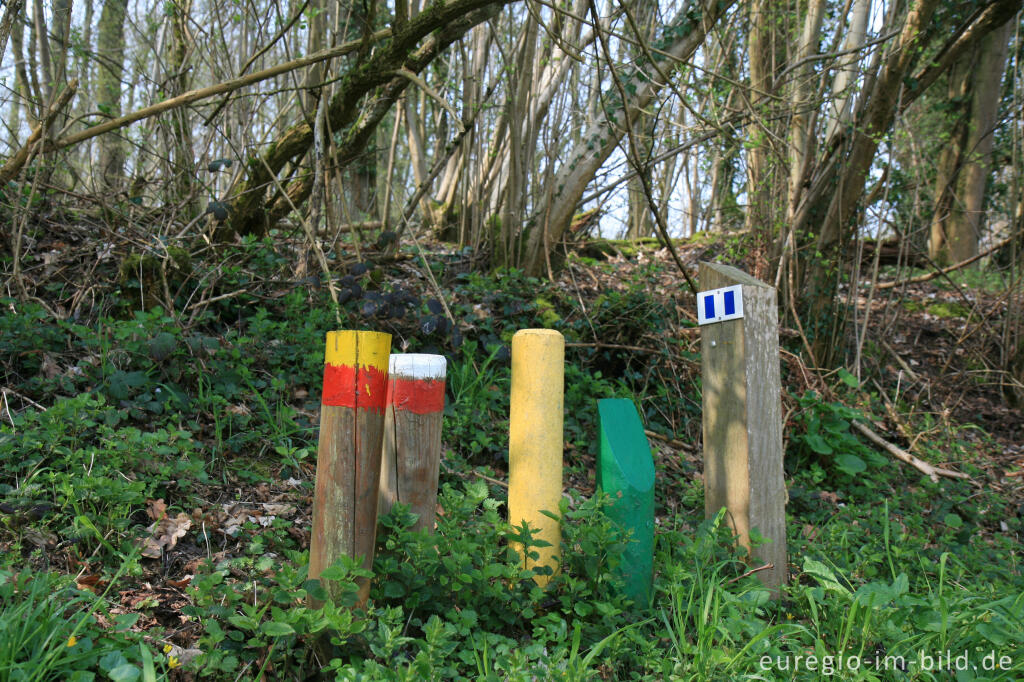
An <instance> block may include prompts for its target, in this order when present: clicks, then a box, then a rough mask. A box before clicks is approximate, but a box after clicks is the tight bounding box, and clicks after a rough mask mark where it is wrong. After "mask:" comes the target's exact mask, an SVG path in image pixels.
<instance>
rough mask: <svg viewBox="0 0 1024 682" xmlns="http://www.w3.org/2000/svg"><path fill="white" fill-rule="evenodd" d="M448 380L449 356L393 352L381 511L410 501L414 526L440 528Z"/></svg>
mask: <svg viewBox="0 0 1024 682" xmlns="http://www.w3.org/2000/svg"><path fill="white" fill-rule="evenodd" d="M444 381H445V359H444V357H443V356H440V355H420V356H416V357H413V354H408V355H406V356H402V355H392V356H391V368H390V377H389V379H388V397H387V412H386V413H385V415H384V452H383V458H382V461H381V471H380V500H379V510H378V514H379V515H383V514H387V513H388V512H390V511H391V508H392V506H394V504H395V502H401V503H403V504H407V505H409V511H411V512H412V513H413V514H416V515H417V517H418V518H417V520H416V523H415V525H414V526H413V529H414V530H421V529H426V530H428V531H433V529H434V514H435V511H436V508H437V477H438V473H439V470H440V466H441V427H442V425H443V422H444V412H443V410H444ZM403 386H405V389H404V390H403V388H402V387H403ZM396 388H397V390H396ZM438 398H440V400H438Z"/></svg>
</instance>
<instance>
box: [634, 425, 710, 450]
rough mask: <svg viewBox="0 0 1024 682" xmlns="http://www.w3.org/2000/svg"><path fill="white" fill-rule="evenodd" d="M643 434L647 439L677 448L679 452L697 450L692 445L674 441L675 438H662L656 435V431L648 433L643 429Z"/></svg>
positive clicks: (658, 434)
mask: <svg viewBox="0 0 1024 682" xmlns="http://www.w3.org/2000/svg"><path fill="white" fill-rule="evenodd" d="M644 433H645V434H647V437H648V438H653V439H654V440H660V441H661V442H662V443H665V444H667V445H670V446H672V447H674V448H679V449H680V450H686V451H688V452H694V451H695V450H696V449H697V447H696V446H695V445H693V444H692V443H684V442H683V441H681V440H676V439H675V438H669V437H668V436H663V435H661V434H660V433H658V432H657V431H648V430H647V429H644Z"/></svg>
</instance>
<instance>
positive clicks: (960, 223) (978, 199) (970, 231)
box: [948, 22, 1012, 263]
mask: <svg viewBox="0 0 1024 682" xmlns="http://www.w3.org/2000/svg"><path fill="white" fill-rule="evenodd" d="M1011 28H1012V22H1007V23H1006V24H1004V25H1003V26H1001V27H1000V28H998V29H996V30H995V31H993V32H992V33H991V34H989V35H988V37H986V38H985V40H984V41H983V42H982V44H981V45H979V48H978V51H979V53H980V54H979V59H978V62H977V69H976V70H975V72H974V76H975V77H974V82H973V85H972V90H973V92H972V96H971V111H970V123H969V124H968V129H967V143H966V145H965V152H966V153H965V158H964V164H963V168H962V170H961V171H960V178H959V182H958V183H957V184H958V186H959V192H958V193H957V194H958V198H959V201H957V202H956V203H955V205H954V207H953V214H952V216H951V220H950V223H949V231H948V237H949V242H950V243H949V254H950V260H951V261H952V262H954V263H959V262H961V261H964V260H967V259H968V258H970V257H972V256H974V255H976V254H977V253H978V242H979V240H980V239H981V226H982V222H983V217H984V214H983V213H982V210H983V208H984V204H985V184H986V181H987V179H988V175H989V169H990V168H991V165H992V146H993V141H994V132H995V131H994V128H995V124H996V114H997V112H998V109H999V101H1000V97H999V93H1000V90H1001V89H1002V83H1003V72H1004V70H1005V67H1006V56H1007V52H1008V48H1009V38H1010V29H1011Z"/></svg>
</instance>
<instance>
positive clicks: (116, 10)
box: [96, 0, 128, 190]
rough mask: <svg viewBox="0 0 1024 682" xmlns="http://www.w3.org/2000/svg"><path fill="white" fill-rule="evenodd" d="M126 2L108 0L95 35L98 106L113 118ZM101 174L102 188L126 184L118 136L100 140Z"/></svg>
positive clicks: (118, 111)
mask: <svg viewBox="0 0 1024 682" xmlns="http://www.w3.org/2000/svg"><path fill="white" fill-rule="evenodd" d="M127 9H128V2H127V0H105V1H104V3H103V10H102V11H101V12H100V24H99V32H98V34H97V36H96V55H97V58H98V62H99V64H98V66H97V69H96V105H97V107H98V108H99V110H100V111H101V112H103V113H104V114H106V115H107V116H109V117H110V118H117V117H118V116H120V115H121V111H122V109H121V81H122V80H123V78H124V23H125V13H126V11H127ZM98 142H99V156H100V163H99V172H100V177H101V180H102V183H103V186H104V187H106V188H108V189H113V190H116V189H118V188H120V187H121V186H122V185H123V184H124V163H125V151H124V145H123V143H122V142H121V136H120V135H119V134H117V133H109V134H107V135H101V136H100V138H99V141H98Z"/></svg>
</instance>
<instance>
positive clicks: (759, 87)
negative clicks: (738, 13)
mask: <svg viewBox="0 0 1024 682" xmlns="http://www.w3.org/2000/svg"><path fill="white" fill-rule="evenodd" d="M774 4H775V3H773V2H771V0H755V1H754V2H752V3H751V4H750V17H749V21H750V29H749V31H748V32H747V68H748V69H749V71H750V94H749V97H748V98H747V101H748V106H749V107H750V111H751V114H752V115H751V123H750V125H749V126H747V145H746V146H747V214H746V230H747V232H748V233H749V234H750V235H751V236H752V237H753V238H754V253H753V254H752V255H753V260H754V272H753V275H754V277H755V278H757V279H760V280H766V279H768V273H767V271H766V268H767V248H768V244H769V243H770V237H771V235H772V234H773V233H774V231H775V211H774V208H775V206H776V203H777V202H776V201H775V197H774V192H773V189H774V184H775V182H774V179H775V178H774V176H775V170H776V169H775V168H773V167H772V165H771V157H772V155H771V154H770V147H771V140H772V135H771V132H772V131H771V130H770V128H771V126H772V121H773V117H772V116H770V115H768V107H769V102H770V100H769V97H770V96H771V95H772V93H773V91H774V89H775V86H774V83H773V78H772V42H773V40H772V38H773V35H772V33H773V31H775V30H777V28H776V25H775V22H776V21H779V20H781V19H780V17H778V16H775V15H774V13H773V12H772V7H773V5H774Z"/></svg>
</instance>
